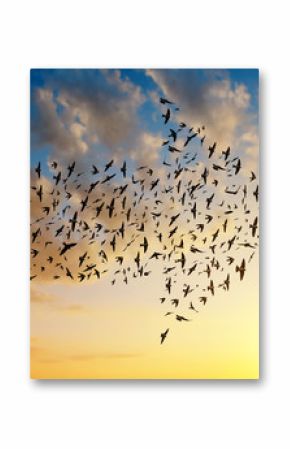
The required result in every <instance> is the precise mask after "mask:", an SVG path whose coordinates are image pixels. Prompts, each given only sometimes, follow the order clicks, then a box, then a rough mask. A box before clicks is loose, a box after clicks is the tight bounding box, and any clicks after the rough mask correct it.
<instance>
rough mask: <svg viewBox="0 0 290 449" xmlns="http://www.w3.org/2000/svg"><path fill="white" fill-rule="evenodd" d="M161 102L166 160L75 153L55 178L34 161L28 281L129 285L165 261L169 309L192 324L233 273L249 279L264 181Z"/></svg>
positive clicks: (165, 298)
mask: <svg viewBox="0 0 290 449" xmlns="http://www.w3.org/2000/svg"><path fill="white" fill-rule="evenodd" d="M160 103H161V105H162V107H163V108H164V109H165V110H164V111H163V114H162V119H163V121H164V126H165V127H166V128H165V129H166V133H167V134H166V135H167V136H168V137H167V139H166V140H164V142H163V143H162V145H161V147H160V148H161V149H160V162H159V165H157V166H155V165H154V166H149V164H146V165H141V166H136V167H135V166H134V165H133V163H132V161H130V160H127V161H126V160H125V161H122V162H121V163H116V162H115V161H114V160H113V159H112V160H110V161H108V162H107V163H105V164H104V163H100V164H99V163H98V164H93V165H92V166H91V167H90V173H89V174H88V173H86V172H79V171H78V170H77V164H76V162H75V161H72V162H71V163H70V164H69V165H68V166H67V167H62V166H61V165H60V164H59V163H58V162H56V161H52V162H51V167H50V171H49V173H52V179H51V180H50V181H49V182H47V181H46V182H44V178H46V180H47V176H46V177H44V176H43V174H42V166H41V163H40V162H39V163H38V165H37V166H36V167H35V168H34V169H33V170H34V173H33V176H34V177H33V182H32V184H33V185H32V186H31V189H32V203H33V204H35V203H37V204H36V208H37V216H34V217H33V220H32V223H31V258H32V262H31V277H30V279H31V280H33V279H35V278H37V277H38V278H40V279H41V278H42V276H44V275H45V276H51V277H52V278H53V279H55V280H57V279H63V278H64V277H67V278H70V279H71V280H73V281H78V282H84V281H86V280H89V279H100V278H102V277H103V276H104V275H105V273H108V274H110V273H112V279H111V283H112V285H115V284H117V282H118V281H120V282H124V283H125V284H127V283H128V282H129V281H130V280H131V279H134V278H135V279H138V278H140V277H148V276H150V274H151V273H152V270H153V268H154V263H155V264H156V263H158V267H159V269H161V270H162V276H164V280H163V281H162V282H163V285H164V295H163V296H162V297H160V298H158V300H159V301H160V302H161V304H163V305H164V307H167V310H166V311H165V314H164V315H165V316H166V317H170V316H171V318H174V319H175V320H177V321H178V322H187V321H191V315H190V314H196V313H199V311H200V308H203V307H204V306H206V304H207V302H208V300H209V299H210V298H212V297H213V296H214V295H215V294H216V292H217V290H218V289H221V290H223V291H229V289H230V285H231V280H232V278H233V276H236V277H237V278H238V279H240V280H241V281H242V280H243V279H244V276H245V273H246V271H247V265H248V264H249V263H250V262H251V260H252V259H253V257H254V255H255V253H256V250H257V247H258V238H259V235H258V217H257V210H258V208H257V206H255V204H256V203H257V202H258V197H259V187H258V184H257V177H256V174H255V173H254V172H253V171H250V172H249V173H246V174H245V173H243V175H242V176H241V171H243V170H244V172H245V169H243V161H242V160H241V157H239V156H234V155H233V156H232V151H231V148H230V147H228V148H224V149H222V148H221V149H218V146H217V143H216V142H213V143H212V144H211V145H206V144H205V142H206V134H205V127H204V126H200V127H190V126H188V125H187V124H186V123H184V122H181V123H179V125H178V126H177V127H176V126H175V127H174V126H173V124H171V123H176V121H173V122H172V121H171V119H172V116H173V114H175V112H176V111H179V108H177V107H176V106H175V104H174V103H173V102H171V101H169V100H167V99H166V98H160ZM249 203H250V204H252V207H251V208H252V210H251V209H250V207H249ZM33 215H35V214H33ZM43 261H45V262H43ZM177 279H178V282H177ZM180 286H183V287H182V290H181V291H180ZM180 309H182V310H185V311H187V312H183V313H182V312H180ZM169 330H170V327H167V328H166V330H165V331H164V332H161V335H160V338H161V344H162V343H163V342H164V340H165V339H166V337H167V335H168V333H169Z"/></svg>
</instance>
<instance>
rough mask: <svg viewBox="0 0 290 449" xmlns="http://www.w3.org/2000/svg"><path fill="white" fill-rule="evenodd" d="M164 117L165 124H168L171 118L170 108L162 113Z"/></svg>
mask: <svg viewBox="0 0 290 449" xmlns="http://www.w3.org/2000/svg"><path fill="white" fill-rule="evenodd" d="M162 117H163V118H164V124H165V125H166V123H167V122H168V120H169V119H170V109H167V111H166V113H165V114H162Z"/></svg>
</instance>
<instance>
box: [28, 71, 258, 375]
mask: <svg viewBox="0 0 290 449" xmlns="http://www.w3.org/2000/svg"><path fill="white" fill-rule="evenodd" d="M258 76H259V74H258V70H255V69H229V70H224V69H222V70H220V69H214V70H209V69H206V70H202V69H198V70H197V69H178V70H177V69H166V70H165V69H162V70H161V69H134V70H133V69H132V70H129V69H128V70H123V69H122V70H116V69H108V70H92V69H88V70H86V69H71V70H70V69H47V70H45V69H33V70H31V187H32V189H31V233H33V232H36V231H37V230H38V229H40V231H38V233H37V235H36V238H35V239H34V241H32V242H31V249H32V250H33V249H37V251H39V252H38V253H37V255H36V256H35V257H33V256H32V258H31V276H32V280H31V377H32V378H44V379H46V378H47V379H54V378H74V379H78V378H79V379H81V378H97V379H98V378H109V379H111V378H113V379H114V378H115V379H116V378H117V379H118V378H121V379H126V378H129V379H132V378H136V379H152V378H155V379H162V378H165V379H195V378H199V379H213V378H216V379H230V378H246V379H247V378H248V379H256V378H258V376H259V295H258V290H259V279H258V262H259V258H258V250H257V242H256V240H255V255H254V257H253V259H252V261H251V263H250V264H247V267H246V273H245V277H244V279H243V280H242V281H240V280H239V273H238V272H235V266H236V261H235V262H234V263H233V265H232V266H231V267H230V268H229V267H228V266H226V265H225V264H226V261H225V257H226V254H221V259H220V261H221V263H222V267H225V268H224V271H221V270H218V269H217V270H216V271H217V272H215V273H214V275H215V279H216V285H218V283H220V282H223V280H224V275H225V274H227V270H231V286H230V289H229V291H225V290H224V288H216V291H215V295H214V296H213V297H210V296H211V295H210V293H209V292H208V291H207V290H206V291H205V292H204V291H203V290H202V286H203V285H204V286H206V285H207V282H208V281H207V274H206V273H204V272H203V271H200V272H199V271H198V269H197V272H196V274H194V275H193V277H190V285H191V287H192V289H193V291H192V292H191V293H190V298H189V300H190V301H192V302H193V304H194V305H195V306H196V309H197V312H195V311H193V310H189V309H188V302H186V303H185V302H183V301H180V304H179V306H178V312H177V311H176V310H175V308H174V306H173V307H172V304H171V302H170V301H171V299H172V297H173V298H174V297H176V296H178V297H179V295H180V293H181V294H182V289H183V287H184V284H185V283H187V282H188V281H189V278H188V275H187V273H182V271H181V270H176V271H177V274H176V276H175V275H173V279H174V291H173V296H172V295H169V296H168V295H167V294H166V291H165V286H164V282H165V277H164V275H163V273H162V270H163V269H164V266H163V264H162V263H161V261H159V260H157V261H156V262H155V261H153V262H154V263H153V262H151V261H150V260H148V261H147V262H146V264H147V265H146V264H145V265H144V267H148V268H144V269H147V270H148V272H149V274H148V276H141V277H140V276H137V277H132V276H131V273H132V272H133V266H134V258H135V257H136V254H137V252H138V251H140V252H141V253H142V251H141V248H140V241H139V240H138V239H139V237H140V236H139V234H138V233H137V236H136V229H135V228H134V226H129V223H127V225H126V236H125V241H126V242H127V243H128V242H129V241H130V238H132V240H134V238H135V240H134V242H133V243H132V244H131V246H130V247H128V249H127V250H126V252H125V254H123V251H122V254H123V255H124V258H125V261H124V264H126V266H127V267H131V269H132V271H131V272H130V273H128V277H129V282H128V284H125V283H124V282H122V280H121V281H120V280H116V282H115V284H114V285H112V278H114V276H113V277H112V275H113V274H114V272H115V271H116V270H117V269H118V263H116V261H115V259H114V257H115V256H117V255H119V253H118V254H113V251H112V248H111V246H110V245H109V244H108V245H107V243H105V246H104V247H105V248H106V251H107V254H108V255H109V261H108V262H107V263H104V261H103V260H100V257H99V258H98V257H97V251H99V250H100V249H101V246H100V245H101V242H102V241H104V240H103V239H105V236H106V235H105V233H104V232H105V231H104V229H106V228H110V226H111V228H112V226H113V228H114V227H115V228H118V227H119V226H120V225H121V223H122V221H123V218H124V216H121V214H120V211H119V210H118V213H114V215H113V217H112V218H111V219H109V218H108V213H107V211H106V206H107V205H108V204H109V202H110V201H111V199H112V197H113V196H114V189H116V188H118V187H119V186H120V185H124V183H125V182H127V183H128V187H127V202H128V204H134V201H136V200H137V199H138V196H136V195H135V196H134V194H135V192H136V191H137V189H139V188H140V189H141V184H140V186H139V184H137V185H136V187H135V184H134V183H133V182H131V181H133V180H132V177H131V176H132V174H134V176H135V178H133V179H134V180H135V179H139V178H138V176H139V175H140V173H144V176H143V178H142V179H144V182H143V187H144V192H145V193H144V194H145V197H146V198H147V200H146V201H147V203H145V200H144V205H145V206H144V207H145V209H144V207H143V206H142V201H143V200H142V201H140V202H139V203H138V201H137V204H136V205H135V206H134V208H133V209H134V211H135V214H136V215H134V218H135V220H136V221H138V222H140V220H141V216H142V214H143V213H144V211H146V214H147V215H146V220H147V221H146V224H145V232H144V235H145V236H146V237H147V239H148V242H149V250H148V251H149V252H150V255H151V253H152V251H158V250H160V247H159V246H158V242H157V241H156V240H157V239H156V235H155V234H156V233H155V230H156V223H157V222H159V229H160V230H161V231H164V233H165V230H166V229H167V227H168V217H170V216H172V215H174V214H180V215H179V217H178V219H177V220H178V224H179V231H178V232H180V233H181V236H179V237H180V238H177V237H176V241H175V242H174V243H175V244H178V243H179V242H180V241H181V239H182V238H183V240H184V244H185V248H184V250H183V251H181V250H179V249H177V250H176V251H177V252H176V256H175V257H176V258H178V257H179V256H180V254H181V253H182V252H183V253H184V254H185V256H186V257H187V259H188V260H189V259H190V257H191V256H192V253H191V251H190V238H191V234H188V232H192V233H194V234H196V235H197V237H196V238H197V240H196V242H197V244H198V243H199V242H200V241H201V238H202V237H204V236H205V237H206V238H207V239H208V241H209V240H210V238H211V236H212V233H213V232H214V231H215V230H217V228H219V229H220V232H221V233H222V222H223V221H224V218H225V217H224V215H223V213H222V207H221V206H220V204H222V203H221V202H222V201H224V202H226V203H228V206H227V207H228V209H229V210H233V213H232V215H228V216H227V217H228V231H227V232H228V233H230V234H229V237H233V236H234V235H237V237H238V238H237V242H238V241H239V242H240V243H243V242H244V241H246V240H242V239H241V237H240V235H241V234H239V232H238V230H237V229H236V228H235V226H237V224H238V223H243V230H242V231H241V232H244V230H245V232H246V234H245V236H244V239H247V238H248V234H249V233H250V228H249V224H250V223H252V221H253V219H254V218H255V217H256V216H258V206H257V202H256V201H255V198H254V195H253V191H254V187H256V185H257V180H258V144H259V135H258V102H259V98H258V96H259V90H258V83H259V80H258ZM160 97H165V98H166V99H168V100H170V101H171V102H173V103H174V105H171V104H170V105H168V104H166V105H162V104H161V103H160V100H159V99H160ZM168 106H169V107H170V110H171V117H170V121H169V123H168V124H166V125H165V124H164V118H163V117H162V114H165V113H166V110H167V108H168ZM180 123H185V124H186V128H185V129H182V130H181V131H180V132H179V133H178V137H177V141H176V142H174V145H176V147H177V148H182V146H183V142H184V138H185V136H186V133H185V131H186V132H187V133H188V132H189V129H190V128H193V131H192V132H194V131H196V130H198V129H200V132H199V133H198V136H197V137H196V138H195V139H194V140H193V141H192V142H191V143H190V144H189V145H188V147H186V149H183V150H182V153H181V154H179V153H170V152H169V151H168V145H162V143H163V142H164V141H167V140H168V133H169V130H170V128H173V129H177V128H178V127H179V124H180ZM203 128H204V129H203ZM189 133H190V132H189ZM203 136H205V141H204V143H203V145H201V144H200V137H203ZM214 142H216V146H217V149H216V151H215V155H214V156H213V157H216V160H215V161H216V163H219V164H220V163H221V162H220V161H222V160H223V159H220V158H223V156H222V151H225V150H226V148H227V147H230V149H231V158H240V160H241V161H242V168H241V171H240V172H239V173H238V175H237V176H235V178H234V180H233V181H232V183H230V181H231V180H230V179H229V178H227V176H226V172H223V171H215V170H213V169H212V165H211V169H210V173H209V181H208V183H210V184H211V186H212V182H213V181H214V179H215V178H218V179H219V184H218V186H217V187H216V190H215V198H214V201H213V204H212V206H211V209H210V212H208V210H207V209H206V207H205V204H204V198H207V195H208V194H207V191H206V189H207V188H208V189H212V187H207V186H206V187H205V186H201V188H198V189H197V192H196V197H195V200H196V203H197V205H198V210H199V214H200V217H203V216H204V215H205V214H207V213H211V214H212V215H213V217H214V218H213V220H212V222H211V223H209V224H208V225H207V226H206V227H205V229H204V231H203V234H202V236H201V235H200V232H199V231H198V230H197V229H196V225H197V220H193V219H192V218H190V217H191V214H190V212H189V210H188V209H186V207H184V206H183V205H182V203H181V202H180V198H179V194H178V192H177V191H176V188H175V187H174V191H173V192H172V194H171V192H168V193H165V191H166V189H167V188H170V186H172V185H173V186H175V185H176V182H177V181H175V180H174V172H173V167H175V168H176V167H178V164H179V163H180V164H181V165H182V167H185V168H186V169H187V168H189V167H190V168H191V169H192V171H190V170H187V171H186V170H185V169H184V170H183V172H182V174H181V178H180V179H182V185H185V184H186V185H187V183H188V182H189V183H190V182H192V181H191V179H199V177H200V175H201V173H202V171H203V169H204V167H205V166H208V164H209V158H208V154H207V149H208V147H209V145H213V143H214ZM171 144H172V143H171ZM186 152H188V155H186ZM195 154H197V156H196V160H195V161H193V162H192V163H190V164H187V162H188V161H189V158H190V157H192V156H194V155H195ZM184 156H185V157H184ZM177 157H179V162H178V163H177V164H176V158H177ZM111 160H113V161H114V163H113V167H112V168H109V170H108V173H109V174H111V173H114V174H115V177H114V179H113V180H112V185H108V184H107V183H105V184H99V185H97V187H96V188H94V190H93V193H92V194H91V195H97V196H99V198H97V196H94V197H93V198H94V199H95V198H96V199H99V200H100V201H99V203H97V204H101V202H102V201H103V202H104V204H105V206H104V210H102V211H101V213H100V215H99V217H98V220H97V221H98V222H99V223H101V225H102V226H103V230H102V231H100V232H99V233H97V234H98V235H95V236H94V242H93V243H92V240H91V241H90V243H89V240H88V236H89V234H90V232H93V231H91V230H92V229H93V226H94V224H95V221H96V220H93V219H92V209H93V203H90V204H89V207H88V208H86V209H85V210H84V211H83V214H82V223H78V229H79V235H78V239H77V246H76V247H75V248H73V249H72V250H71V251H70V252H68V253H67V260H65V261H64V260H63V259H60V258H59V252H60V248H61V245H62V242H63V241H64V240H66V238H65V234H64V232H65V231H64V230H62V231H60V234H59V235H57V236H56V230H57V229H58V228H59V227H60V226H61V225H62V224H64V226H65V230H66V229H67V228H69V227H70V221H69V220H70V219H71V218H72V215H73V211H75V210H77V211H80V207H81V201H82V200H84V198H85V197H86V195H87V190H88V187H89V186H90V184H91V183H93V182H95V180H96V179H100V180H101V179H102V178H101V177H100V178H99V177H98V176H99V175H97V178H96V175H94V174H93V173H92V166H93V165H95V166H96V167H97V168H98V169H99V171H100V172H102V173H103V171H104V167H105V165H106V163H107V162H109V161H111ZM125 160H126V163H127V171H128V174H127V177H126V179H125V180H124V179H123V176H122V173H121V172H120V167H121V166H122V164H123V162H124V161H125ZM73 161H75V163H76V169H75V170H76V171H75V173H74V175H73V176H76V178H75V182H73V181H72V180H69V181H68V182H67V183H66V184H67V185H68V187H67V188H65V182H64V181H63V179H64V178H65V176H67V175H65V173H67V167H68V166H69V165H70V164H72V163H73ZM164 161H165V162H166V163H170V164H172V165H171V166H170V167H168V166H167V165H164ZM39 162H40V165H41V177H40V178H39V177H38V175H37V173H36V172H35V168H36V167H37V165H38V163H39ZM54 162H57V168H53V163H54ZM210 163H211V164H212V162H211V161H210ZM233 164H234V162H233ZM181 165H180V167H181ZM115 167H118V169H117V170H116V169H115V170H113V169H114V168H115ZM140 167H146V169H145V170H147V169H148V168H151V169H152V170H153V172H154V174H153V175H150V174H148V173H147V172H146V171H144V169H142V170H143V171H142V170H141V171H140V170H139V171H138V169H139V168H140ZM111 170H112V171H111ZM59 171H60V172H61V176H62V179H61V181H60V183H59V184H58V185H57V186H56V185H55V182H56V181H55V179H54V178H53V176H56V175H57V173H58V172H59ZM251 172H254V173H255V175H256V176H257V179H256V180H255V181H254V182H253V181H251V180H250V176H251ZM169 173H170V178H168V177H167V176H168V174H169ZM129 174H130V176H129ZM78 175H79V176H78ZM152 176H153V177H152ZM152 179H158V180H159V181H158V182H159V184H158V186H157V187H156V188H155V187H154V189H152V190H150V188H151V182H152ZM69 183H70V184H69ZM40 185H41V186H42V188H43V191H44V199H43V201H42V202H40V201H39V198H38V196H37V195H36V192H37V189H38V188H39V186H40ZM239 185H240V186H241V188H240V190H239V192H238V195H237V197H238V196H239V198H240V199H241V195H242V187H243V186H245V185H246V186H247V190H248V196H247V200H246V203H247V209H248V210H250V213H249V214H248V215H245V210H246V208H245V207H244V206H245V204H244V203H242V202H239V203H238V204H237V207H236V208H235V206H234V204H235V198H236V197H234V196H233V195H228V194H225V192H224V189H225V187H226V186H228V188H229V189H235V188H237V186H239ZM67 191H69V192H70V193H71V195H72V196H71V198H70V199H69V200H67V198H66V197H65V195H66V193H67ZM155 193H156V195H157V196H154V195H155ZM139 194H140V191H139ZM146 195H147V196H146ZM171 197H172V198H173V199H171ZM90 198H91V197H90ZM53 199H55V200H56V201H58V203H57V205H56V211H55V214H53V213H52V206H51V202H52V200H53ZM156 200H157V201H158V200H160V201H162V213H161V216H160V217H154V216H153V215H152V212H154V211H155V212H156V213H158V212H159V210H160V209H159V208H160V207H161V205H160V204H158V203H156ZM48 201H49V202H48ZM116 201H117V200H116ZM45 206H50V212H49V213H48V215H46V213H45V212H44V211H43V207H45ZM66 206H69V207H68V208H67V210H66V211H65V213H64V214H63V213H62V211H63V209H64V208H65V207H66ZM127 207H128V206H127ZM146 207H147V209H146ZM57 211H58V212H57ZM57 213H58V215H56V214H57ZM38 220H39V221H38ZM83 222H86V223H88V226H89V230H85V229H84V227H83V226H84V224H83ZM238 234H239V235H238ZM144 235H143V234H142V239H143V237H144ZM81 236H84V238H82V237H81ZM140 238H141V237H140ZM220 238H221V237H219V239H220ZM227 238H228V237H227ZM227 238H226V237H225V239H226V240H225V241H227ZM239 239H240V240H239ZM32 240H33V235H32ZM120 240H121V239H120V238H119V237H118V240H117V251H121V249H120V248H121V247H119V246H118V245H119V243H120ZM47 241H49V242H51V243H49V244H48V245H47V246H45V242H47ZM249 241H250V239H249ZM218 242H219V240H218ZM191 243H192V242H191ZM170 244H171V243H170V239H169V237H167V238H166V237H164V240H163V245H165V246H167V248H169V247H170ZM200 244H201V243H200ZM106 245H107V246H106ZM236 245H237V246H236V254H237V263H238V264H240V262H241V260H242V258H245V259H246V260H247V261H248V259H249V257H250V255H251V253H252V252H253V248H245V247H243V246H239V243H237V244H236ZM84 252H87V253H88V256H89V257H90V262H93V261H94V259H96V260H97V268H98V269H99V270H100V271H101V277H100V279H97V278H96V276H91V277H90V278H89V279H85V281H82V282H80V280H79V278H78V276H77V275H75V273H77V272H78V271H80V270H79V267H78V263H79V262H78V261H79V259H78V258H79V256H80V255H81V254H83V253H84ZM204 252H205V254H203V255H202V256H201V257H203V258H204V259H203V262H204V263H205V264H207V262H208V261H209V259H208V260H206V257H209V256H208V254H209V253H210V250H209V252H206V251H204ZM120 254H121V253H120ZM49 256H51V257H53V259H54V261H53V263H49V262H48V257H49ZM144 256H145V255H144ZM194 258H196V259H197V260H200V259H199V258H198V256H194ZM55 263H60V264H63V266H64V268H61V267H60V266H55ZM68 265H69V268H70V270H71V272H72V273H73V278H74V279H71V278H69V277H68V276H66V275H65V268H66V266H68ZM41 267H43V268H44V269H42V268H41ZM186 268H189V262H188V266H187V265H186ZM220 271H221V272H220ZM54 276H57V277H56V278H55V277H54ZM200 279H202V282H200ZM197 285H199V287H197ZM205 289H206V287H205ZM203 295H206V296H209V298H208V301H207V303H206V305H205V306H203V305H202V304H201V303H200V301H199V298H200V296H203ZM164 296H166V301H165V302H164V303H161V302H160V300H159V298H160V297H164ZM186 299H187V298H186ZM168 311H170V312H172V311H173V312H174V314H175V313H179V312H180V313H182V316H185V317H187V318H188V319H189V320H190V321H188V322H178V321H177V320H176V319H175V318H174V314H172V315H169V316H164V315H165V313H166V312H168ZM168 328H169V329H170V330H169V333H168V335H167V336H166V340H165V341H164V342H163V344H162V345H161V344H160V334H161V332H164V331H165V330H166V329H168Z"/></svg>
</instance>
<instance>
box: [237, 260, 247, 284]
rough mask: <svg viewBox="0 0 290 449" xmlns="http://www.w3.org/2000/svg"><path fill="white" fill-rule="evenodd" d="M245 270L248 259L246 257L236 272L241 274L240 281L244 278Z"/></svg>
mask: <svg viewBox="0 0 290 449" xmlns="http://www.w3.org/2000/svg"><path fill="white" fill-rule="evenodd" d="M245 271H246V261H245V259H243V260H242V262H241V265H240V266H239V265H237V266H236V272H237V273H239V274H240V281H242V280H243V279H244V275H245Z"/></svg>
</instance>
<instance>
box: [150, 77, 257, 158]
mask: <svg viewBox="0 0 290 449" xmlns="http://www.w3.org/2000/svg"><path fill="white" fill-rule="evenodd" d="M147 75H148V76H150V77H151V78H152V79H153V80H154V81H155V83H156V84H157V86H158V87H159V89H160V91H161V92H162V95H164V96H166V97H168V98H169V99H170V100H172V101H174V102H175V103H176V104H177V106H180V107H181V111H180V116H179V118H180V119H181V120H182V121H185V122H186V123H187V124H188V125H189V126H194V127H195V128H196V127H199V126H201V125H205V127H206V130H205V134H206V138H207V140H206V142H207V143H208V144H211V143H212V142H213V141H217V142H218V145H219V146H220V147H225V146H228V145H230V146H231V147H232V149H233V151H237V150H238V148H237V142H238V141H239V140H240V137H241V135H242V134H244V133H245V132H246V130H247V129H248V128H249V126H250V127H251V128H252V132H253V133H254V134H255V135H256V136H257V124H256V119H257V118H256V117H255V115H254V114H253V113H251V112H250V104H251V95H250V93H249V91H248V89H247V87H246V86H245V85H244V84H242V83H237V84H233V83H232V81H231V79H230V76H229V74H227V71H225V70H223V71H219V70H147Z"/></svg>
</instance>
